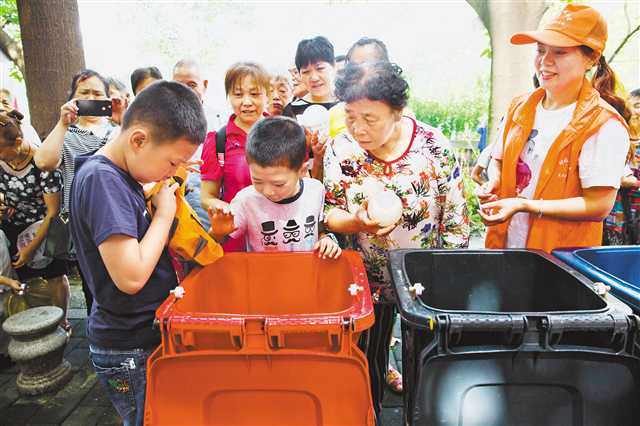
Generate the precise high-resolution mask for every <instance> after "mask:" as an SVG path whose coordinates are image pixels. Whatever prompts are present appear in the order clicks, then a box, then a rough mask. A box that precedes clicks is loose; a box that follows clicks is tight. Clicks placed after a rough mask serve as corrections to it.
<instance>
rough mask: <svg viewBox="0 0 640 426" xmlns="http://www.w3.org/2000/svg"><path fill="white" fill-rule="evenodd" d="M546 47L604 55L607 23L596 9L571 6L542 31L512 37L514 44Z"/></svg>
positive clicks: (517, 34) (579, 5) (522, 33)
mask: <svg viewBox="0 0 640 426" xmlns="http://www.w3.org/2000/svg"><path fill="white" fill-rule="evenodd" d="M536 42H539V43H543V44H547V45H549V46H555V47H572V46H583V45H584V46H589V47H590V48H592V49H593V50H595V51H596V52H598V53H602V51H603V50H604V45H605V44H606V42H607V22H606V21H605V20H604V18H603V17H602V15H600V14H599V13H598V12H597V11H596V10H595V9H594V8H592V7H589V6H585V5H581V4H569V5H567V6H566V7H565V8H564V9H562V12H560V15H558V16H557V17H556V18H555V19H554V20H553V21H551V22H550V23H548V24H547V25H546V26H545V27H544V28H543V29H542V30H539V31H524V32H521V33H516V34H514V35H513V36H512V37H511V43H513V44H529V43H536Z"/></svg>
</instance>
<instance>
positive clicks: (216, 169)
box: [200, 114, 251, 251]
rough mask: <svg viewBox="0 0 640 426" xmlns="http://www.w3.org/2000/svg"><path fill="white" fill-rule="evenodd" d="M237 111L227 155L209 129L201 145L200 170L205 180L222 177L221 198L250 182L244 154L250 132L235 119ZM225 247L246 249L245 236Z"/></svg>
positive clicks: (230, 196) (226, 198)
mask: <svg viewBox="0 0 640 426" xmlns="http://www.w3.org/2000/svg"><path fill="white" fill-rule="evenodd" d="M235 118H236V115H235V114H231V117H229V121H228V122H227V143H226V145H225V153H224V155H221V154H217V153H216V133H217V132H210V133H209V134H208V135H207V139H206V140H205V142H204V145H203V147H202V157H201V158H202V161H203V164H202V166H201V167H200V174H201V176H202V180H208V181H212V180H213V181H219V180H222V187H221V189H222V200H223V201H226V202H227V203H228V202H230V201H231V200H232V199H233V198H234V197H235V196H236V194H237V193H238V192H239V191H240V190H242V189H243V188H246V187H247V186H250V185H251V175H250V174H249V164H248V163H247V159H246V157H245V146H246V144H247V133H246V132H245V131H244V130H242V129H241V128H240V127H238V126H237V125H236V123H235V121H234V120H235ZM223 248H224V250H225V251H245V240H244V238H239V239H231V240H229V241H227V242H226V243H225V244H223Z"/></svg>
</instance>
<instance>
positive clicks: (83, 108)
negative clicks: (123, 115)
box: [76, 99, 112, 117]
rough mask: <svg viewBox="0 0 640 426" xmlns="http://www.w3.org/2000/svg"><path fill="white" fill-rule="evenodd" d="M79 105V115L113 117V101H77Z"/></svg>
mask: <svg viewBox="0 0 640 426" xmlns="http://www.w3.org/2000/svg"><path fill="white" fill-rule="evenodd" d="M76 105H78V115H79V116H80V115H87V116H92V117H111V111H112V106H111V99H104V100H84V99H79V100H77V101H76Z"/></svg>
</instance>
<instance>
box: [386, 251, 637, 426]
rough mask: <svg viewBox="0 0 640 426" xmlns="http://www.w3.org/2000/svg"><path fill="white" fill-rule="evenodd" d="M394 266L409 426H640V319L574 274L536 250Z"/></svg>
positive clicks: (444, 256)
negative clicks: (611, 303)
mask: <svg viewBox="0 0 640 426" xmlns="http://www.w3.org/2000/svg"><path fill="white" fill-rule="evenodd" d="M389 258H390V262H389V268H390V271H391V275H392V278H393V283H394V288H395V291H396V294H397V297H398V307H399V309H400V313H401V316H402V354H403V380H404V389H405V394H404V413H405V422H406V423H407V424H409V425H415V426H422V425H425V426H426V425H429V426H431V425H452V426H453V425H455V426H471V425H474V426H476V425H482V426H485V425H517V426H540V425H546V426H554V425H558V426H586V425H592V426H604V425H611V426H614V425H615V426H623V425H629V426H630V425H640V409H639V407H640V404H639V402H640V398H639V397H640V388H639V385H640V357H639V353H638V343H637V338H636V335H637V330H638V325H639V320H640V319H639V318H638V317H636V316H635V315H626V314H624V313H622V312H619V311H616V310H615V309H613V308H611V307H610V306H609V304H608V303H607V302H606V301H605V300H604V299H603V298H601V297H600V296H598V295H597V294H596V293H595V292H594V291H593V290H592V288H591V286H592V282H591V281H589V280H588V279H586V278H585V277H584V276H582V275H580V274H579V273H578V272H576V271H574V270H572V269H571V268H569V267H568V266H566V265H565V264H563V263H562V262H561V261H559V260H557V259H554V258H553V257H551V256H549V255H547V254H545V253H542V252H538V251H528V250H396V251H392V252H391V253H390V254H389ZM421 287H423V288H424V290H423V291H422V292H421Z"/></svg>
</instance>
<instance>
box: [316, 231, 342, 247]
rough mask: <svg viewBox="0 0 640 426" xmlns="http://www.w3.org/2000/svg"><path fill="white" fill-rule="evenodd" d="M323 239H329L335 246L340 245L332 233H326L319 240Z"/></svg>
mask: <svg viewBox="0 0 640 426" xmlns="http://www.w3.org/2000/svg"><path fill="white" fill-rule="evenodd" d="M323 238H331V240H332V241H333V242H334V243H336V244H337V245H340V243H339V242H338V239H337V238H336V236H335V235H333V233H331V232H327V233H326V234H324V235H323V236H322V237H320V239H323Z"/></svg>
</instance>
